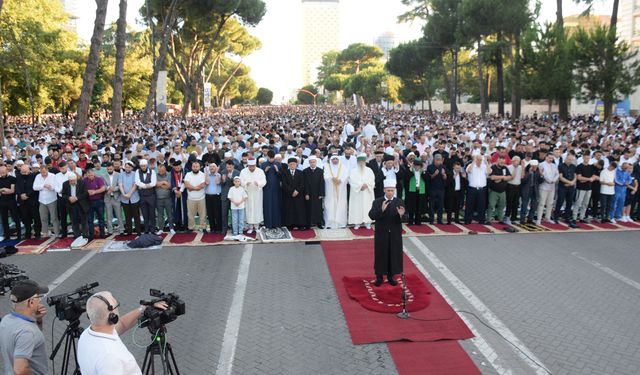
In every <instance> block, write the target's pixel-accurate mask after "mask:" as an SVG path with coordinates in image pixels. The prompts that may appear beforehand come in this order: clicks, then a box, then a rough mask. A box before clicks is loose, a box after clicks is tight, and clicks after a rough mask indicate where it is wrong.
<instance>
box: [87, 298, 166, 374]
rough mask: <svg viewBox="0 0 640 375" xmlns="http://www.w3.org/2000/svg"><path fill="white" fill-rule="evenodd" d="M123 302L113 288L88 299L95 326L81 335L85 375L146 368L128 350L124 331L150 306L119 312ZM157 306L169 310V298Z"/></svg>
mask: <svg viewBox="0 0 640 375" xmlns="http://www.w3.org/2000/svg"><path fill="white" fill-rule="evenodd" d="M118 306H120V304H119V303H118V302H117V301H116V299H115V298H114V297H113V295H112V294H111V292H106V291H104V292H98V293H96V294H94V295H93V296H91V297H89V299H88V300H87V315H88V316H89V320H90V321H91V326H90V327H89V328H87V329H86V330H85V331H84V332H82V334H81V335H80V340H79V341H78V363H79V364H80V370H81V371H82V374H83V375H101V374H105V375H106V374H109V375H111V374H122V375H138V374H141V373H142V372H141V371H140V367H139V366H138V364H137V363H136V360H135V358H134V357H133V355H132V354H131V353H130V352H129V350H127V348H126V347H125V346H124V344H123V343H122V341H121V340H120V335H122V334H124V333H125V332H127V331H128V330H130V329H131V328H133V327H134V326H135V325H136V324H137V321H138V318H139V317H140V316H141V315H142V313H143V312H144V310H145V309H146V308H147V307H146V306H140V307H139V308H137V309H135V310H133V311H131V312H129V313H127V314H126V315H123V316H118V315H119V309H118ZM153 306H154V307H155V308H158V309H161V310H165V309H166V308H167V304H166V303H165V302H157V303H156V304H154V305H153Z"/></svg>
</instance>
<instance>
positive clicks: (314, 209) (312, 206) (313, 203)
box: [302, 168, 324, 226]
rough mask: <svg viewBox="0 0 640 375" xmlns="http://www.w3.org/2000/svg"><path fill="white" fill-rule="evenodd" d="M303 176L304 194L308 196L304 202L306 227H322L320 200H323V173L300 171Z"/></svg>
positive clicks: (321, 171)
mask: <svg viewBox="0 0 640 375" xmlns="http://www.w3.org/2000/svg"><path fill="white" fill-rule="evenodd" d="M302 175H303V176H304V194H305V195H308V196H309V200H308V201H306V203H307V204H306V209H307V225H309V226H311V225H324V215H323V213H322V200H323V198H324V171H323V170H322V168H316V169H315V171H314V170H311V168H307V169H305V170H304V171H302Z"/></svg>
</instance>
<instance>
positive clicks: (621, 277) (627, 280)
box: [571, 251, 640, 290]
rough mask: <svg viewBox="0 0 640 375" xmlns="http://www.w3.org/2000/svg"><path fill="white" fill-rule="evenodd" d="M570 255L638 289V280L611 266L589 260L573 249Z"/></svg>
mask: <svg viewBox="0 0 640 375" xmlns="http://www.w3.org/2000/svg"><path fill="white" fill-rule="evenodd" d="M571 255H573V256H574V257H576V258H578V259H580V260H582V261H584V262H587V263H589V264H590V265H592V266H594V267H596V268H597V269H599V270H600V271H602V272H605V273H608V274H609V275H611V276H613V277H615V278H616V279H618V280H619V281H622V282H623V283H625V284H627V285H629V286H632V287H634V288H636V289H638V290H640V283H639V282H637V281H634V280H631V279H630V278H628V277H626V276H624V275H622V274H619V273H618V272H616V271H614V270H612V269H611V268H609V267H607V266H605V265H602V264H600V263H598V262H596V261H595V260H591V259H587V258H585V257H583V256H582V255H580V253H579V252H577V251H574V252H573V253H571Z"/></svg>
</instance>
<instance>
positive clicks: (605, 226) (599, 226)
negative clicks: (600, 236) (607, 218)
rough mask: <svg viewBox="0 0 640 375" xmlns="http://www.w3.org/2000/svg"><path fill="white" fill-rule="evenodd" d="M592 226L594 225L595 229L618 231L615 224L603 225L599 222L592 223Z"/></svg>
mask: <svg viewBox="0 0 640 375" xmlns="http://www.w3.org/2000/svg"><path fill="white" fill-rule="evenodd" d="M591 225H593V226H594V227H598V228H600V229H618V227H617V226H616V225H615V224H611V223H601V222H599V221H592V222H591Z"/></svg>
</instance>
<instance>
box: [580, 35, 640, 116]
mask: <svg viewBox="0 0 640 375" xmlns="http://www.w3.org/2000/svg"><path fill="white" fill-rule="evenodd" d="M574 38H575V66H574V68H575V69H574V72H575V81H576V85H577V87H578V88H579V91H578V93H577V94H578V96H579V97H580V98H581V99H584V100H596V99H602V100H604V101H605V104H606V105H609V106H611V105H612V104H613V103H615V102H616V101H618V100H620V99H623V98H624V97H625V96H627V95H630V94H631V93H632V92H633V91H634V90H635V87H636V86H638V85H640V60H638V59H636V56H637V55H638V51H637V50H634V51H632V50H631V47H630V46H629V44H627V43H626V42H620V41H618V39H617V37H616V35H615V33H614V32H610V30H609V28H608V27H605V26H600V27H598V28H596V29H594V30H592V31H591V32H586V31H584V30H579V31H578V32H577V33H576V34H575V35H574ZM607 57H609V62H607Z"/></svg>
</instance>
